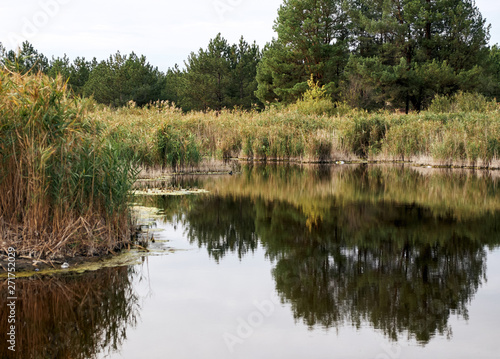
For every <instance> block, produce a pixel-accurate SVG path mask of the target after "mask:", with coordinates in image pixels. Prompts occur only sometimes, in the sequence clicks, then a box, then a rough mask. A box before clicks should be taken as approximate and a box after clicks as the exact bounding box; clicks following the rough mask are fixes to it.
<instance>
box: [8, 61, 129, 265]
mask: <svg viewBox="0 0 500 359" xmlns="http://www.w3.org/2000/svg"><path fill="white" fill-rule="evenodd" d="M89 108H93V104H92V103H91V102H89V101H87V100H79V99H73V98H72V97H71V96H70V95H69V93H68V91H67V90H66V85H65V84H64V83H63V82H62V80H61V79H56V80H53V79H50V78H48V77H47V76H44V75H42V74H38V75H24V76H21V75H19V74H16V73H10V72H8V71H7V70H0V121H1V123H0V193H1V194H2V195H1V196H0V244H1V246H0V248H1V249H2V250H4V251H5V250H6V249H7V248H8V247H14V248H16V250H17V253H18V255H21V256H28V257H34V258H56V257H61V256H74V255H77V254H83V255H95V254H102V253H106V252H109V251H113V250H114V249H117V248H120V247H121V246H122V245H124V244H125V243H126V242H128V241H129V240H130V237H131V233H130V231H131V218H130V216H129V211H128V206H127V205H128V203H127V202H128V196H129V195H128V191H129V189H130V187H131V185H132V184H133V180H134V177H133V176H134V174H135V171H134V168H133V165H132V162H131V161H130V160H129V156H127V151H130V149H129V148H128V146H123V145H122V143H123V141H120V140H118V138H114V137H113V136H112V134H113V131H112V130H110V129H109V126H108V124H106V123H103V122H100V121H94V120H91V119H90V117H89V114H88V109H89Z"/></svg>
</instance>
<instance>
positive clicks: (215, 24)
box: [0, 0, 500, 71]
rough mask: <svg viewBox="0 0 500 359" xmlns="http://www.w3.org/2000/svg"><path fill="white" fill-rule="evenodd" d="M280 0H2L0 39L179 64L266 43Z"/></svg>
mask: <svg viewBox="0 0 500 359" xmlns="http://www.w3.org/2000/svg"><path fill="white" fill-rule="evenodd" d="M281 3H282V0H184V1H182V0H180V1H171V0H166V1H158V0H156V1H153V0H142V1H140V2H139V1H137V0H120V1H117V0H115V1H109V0H108V1H106V0H85V1H83V0H19V1H7V0H0V42H2V43H3V44H4V46H5V47H7V48H8V49H13V48H15V47H16V43H20V42H22V41H24V40H28V41H29V42H31V43H32V44H33V45H34V46H35V48H36V49H38V50H39V51H41V52H42V53H43V54H45V55H46V56H48V57H49V58H50V57H51V56H52V55H55V56H62V55H64V54H65V53H66V54H67V55H68V56H69V57H70V59H74V58H75V57H77V56H84V57H86V58H87V59H92V58H93V57H94V56H95V57H96V58H97V59H98V60H102V59H104V58H106V57H108V56H109V55H110V54H113V53H115V52H116V51H117V50H119V51H120V52H121V53H124V54H128V53H130V52H131V51H134V52H135V53H137V54H143V55H146V57H147V59H148V61H149V62H150V63H151V64H153V65H155V66H158V67H159V68H160V70H163V71H165V70H167V68H169V67H172V66H174V65H175V64H176V63H178V64H179V65H182V64H183V61H184V60H185V59H186V58H187V56H188V55H189V54H190V53H191V51H197V50H198V49H199V48H200V47H202V48H206V46H207V44H208V41H209V40H210V39H211V38H214V37H215V36H216V35H217V33H219V32H220V33H222V36H223V37H224V38H226V39H227V40H228V41H229V42H230V43H236V42H237V41H238V39H239V38H240V37H241V36H242V35H243V37H244V38H245V40H246V41H247V42H253V41H256V42H257V44H258V45H260V46H261V47H262V46H264V45H265V43H266V42H267V41H270V40H271V39H272V37H273V36H274V35H275V34H274V32H273V30H272V26H273V22H274V20H275V19H276V16H277V10H278V8H279V6H280V4H281ZM476 4H477V5H478V7H479V9H480V10H481V12H482V14H483V16H484V17H486V19H487V21H488V23H491V25H492V28H491V41H490V43H491V44H495V43H500V2H499V0H476Z"/></svg>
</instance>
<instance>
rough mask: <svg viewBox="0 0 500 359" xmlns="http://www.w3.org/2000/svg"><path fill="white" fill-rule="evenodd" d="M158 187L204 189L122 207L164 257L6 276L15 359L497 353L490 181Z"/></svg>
mask: <svg viewBox="0 0 500 359" xmlns="http://www.w3.org/2000/svg"><path fill="white" fill-rule="evenodd" d="M154 185H155V186H157V185H158V184H154ZM171 185H172V184H168V186H171ZM173 185H174V186H176V187H182V188H206V189H208V190H209V191H210V193H209V194H200V195H188V196H180V197H179V196H143V197H138V198H136V199H135V201H136V202H137V203H138V204H140V205H142V206H146V207H150V208H152V209H154V211H156V212H157V213H158V214H159V215H160V216H159V217H156V216H155V217H154V218H155V224H154V226H153V227H154V229H155V230H154V232H152V233H153V235H154V237H155V243H154V244H152V247H153V248H163V247H168V248H175V249H177V251H175V252H174V253H170V254H168V255H161V256H145V257H144V261H143V263H142V264H140V265H134V266H129V267H121V268H107V269H104V270H102V271H98V272H92V273H85V274H83V275H74V276H56V277H49V278H37V279H31V280H26V281H18V283H19V284H18V285H19V288H20V289H19V293H22V297H23V298H22V299H21V301H20V302H19V306H20V308H22V309H21V310H20V311H19V314H18V315H19V317H20V318H22V319H23V320H24V322H25V324H24V326H23V329H22V330H20V331H19V334H18V335H19V336H20V337H21V339H20V341H19V347H20V348H22V350H24V353H23V356H20V357H23V358H29V357H33V358H44V357H51V358H66V357H72V358H80V357H81V358H90V357H92V356H94V357H98V358H164V357H172V358H197V357H202V358H304V357H311V358H471V357H474V358H498V357H499V356H498V353H500V342H499V341H498V339H497V338H498V335H499V334H500V333H499V329H498V324H497V323H496V322H495V321H496V319H497V318H500V307H499V306H498V305H497V303H498V301H499V300H500V250H499V249H498V245H499V243H500V234H499V233H500V193H499V191H498V188H499V179H498V178H497V177H496V175H495V174H491V173H483V172H481V173H474V172H457V171H455V172H454V171H436V170H432V171H431V170H426V169H415V168H406V167H384V166H333V167H331V166H330V167H311V166H307V167H298V166H256V167H252V166H244V167H243V168H242V171H241V173H238V174H235V175H233V176H207V177H193V178H179V179H176V180H175V183H174V184H173ZM2 307H3V304H2ZM4 322H5V318H4V316H3V315H2V317H1V318H0V323H4ZM4 327H5V326H4V325H2V328H4ZM21 340H22V342H21ZM4 353H5V352H3V353H0V354H4ZM4 356H5V355H4Z"/></svg>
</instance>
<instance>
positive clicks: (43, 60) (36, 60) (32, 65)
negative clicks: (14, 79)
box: [0, 41, 49, 74]
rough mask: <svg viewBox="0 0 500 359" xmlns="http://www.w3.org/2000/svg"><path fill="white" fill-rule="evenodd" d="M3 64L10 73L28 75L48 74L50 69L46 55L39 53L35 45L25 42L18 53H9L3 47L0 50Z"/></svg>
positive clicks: (11, 51)
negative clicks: (29, 73)
mask: <svg viewBox="0 0 500 359" xmlns="http://www.w3.org/2000/svg"><path fill="white" fill-rule="evenodd" d="M0 50H1V51H0V52H1V54H0V55H2V56H0V57H1V58H3V60H1V62H0V63H3V65H4V66H6V67H7V68H8V69H9V70H10V71H13V72H17V73H20V74H26V73H28V72H31V73H37V72H47V70H48V67H49V61H48V59H47V57H45V55H43V54H42V53H39V52H38V51H37V50H36V49H35V48H34V47H33V45H31V44H30V43H29V42H27V41H25V42H23V43H22V45H21V47H20V48H19V49H18V50H17V51H13V50H10V51H7V50H6V49H5V48H4V47H3V46H2V48H1V49H0Z"/></svg>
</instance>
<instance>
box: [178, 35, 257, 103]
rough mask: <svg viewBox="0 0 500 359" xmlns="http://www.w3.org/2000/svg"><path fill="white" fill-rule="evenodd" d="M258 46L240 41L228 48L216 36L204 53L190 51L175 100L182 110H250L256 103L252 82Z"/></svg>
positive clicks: (227, 45)
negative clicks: (178, 101)
mask: <svg viewBox="0 0 500 359" xmlns="http://www.w3.org/2000/svg"><path fill="white" fill-rule="evenodd" d="M259 61H260V50H259V47H258V46H257V45H256V44H255V43H254V44H253V45H250V44H248V43H247V42H246V41H245V40H244V39H243V38H241V39H240V42H239V44H238V45H236V44H235V45H230V44H229V43H228V42H227V41H226V40H225V39H224V38H223V37H222V36H221V34H218V35H217V36H216V37H215V38H214V39H212V40H210V42H209V44H208V48H207V49H206V50H204V49H200V50H199V51H198V53H194V52H192V53H191V55H189V58H188V60H187V61H186V70H185V71H183V72H182V73H181V74H180V81H178V82H177V83H178V84H179V87H178V98H179V100H180V104H181V106H182V107H183V109H184V110H201V111H207V110H209V109H213V110H216V111H221V110H222V109H224V108H229V109H230V108H234V107H238V108H242V109H251V108H252V106H253V105H254V104H257V102H258V100H257V98H256V97H255V95H254V92H255V90H256V89H257V82H256V80H255V74H256V71H257V70H256V68H257V63H258V62H259Z"/></svg>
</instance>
